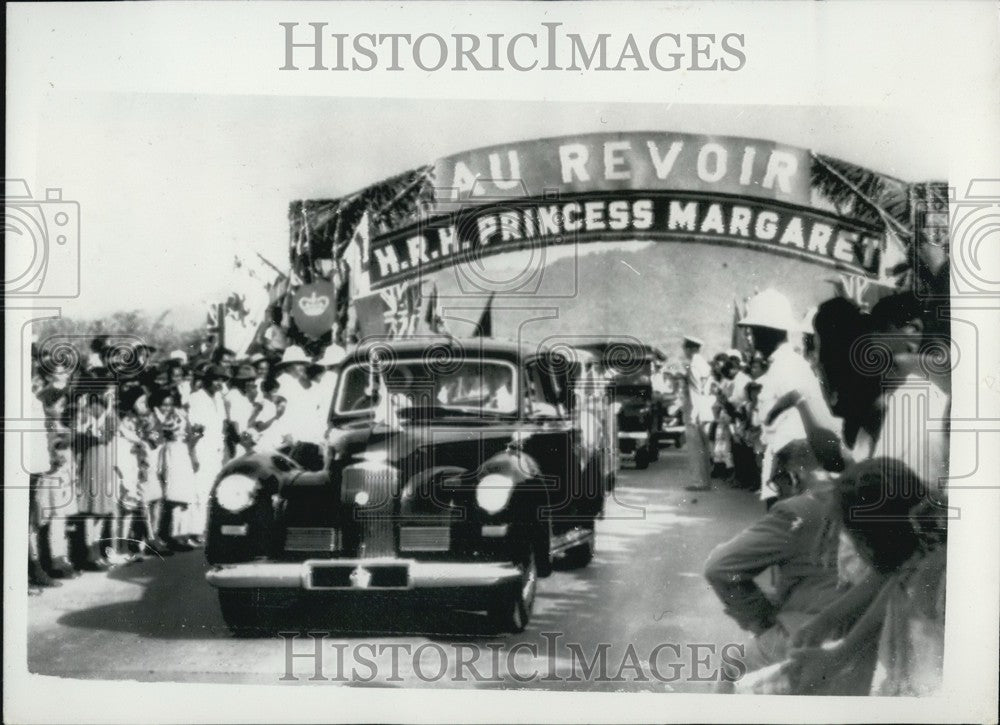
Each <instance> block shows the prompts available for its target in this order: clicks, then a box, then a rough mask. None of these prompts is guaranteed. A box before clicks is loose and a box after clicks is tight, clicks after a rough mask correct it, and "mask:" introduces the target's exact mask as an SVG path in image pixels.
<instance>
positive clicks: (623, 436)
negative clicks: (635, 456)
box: [618, 430, 649, 441]
mask: <svg viewBox="0 0 1000 725" xmlns="http://www.w3.org/2000/svg"><path fill="white" fill-rule="evenodd" d="M618 440H620V441H621V440H632V441H648V440H649V431H645V430H639V431H618Z"/></svg>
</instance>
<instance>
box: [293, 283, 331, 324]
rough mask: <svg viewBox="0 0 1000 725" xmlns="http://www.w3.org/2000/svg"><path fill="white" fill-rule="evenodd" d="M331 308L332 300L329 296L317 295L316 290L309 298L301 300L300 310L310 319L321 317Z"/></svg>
mask: <svg viewBox="0 0 1000 725" xmlns="http://www.w3.org/2000/svg"><path fill="white" fill-rule="evenodd" d="M329 306H330V298H329V297H328V296H327V295H318V294H316V291H315V290H313V293H312V294H311V295H309V296H308V297H303V298H301V299H300V300H299V309H301V310H302V311H303V312H304V313H306V315H308V316H309V317H319V316H320V315H322V314H323V313H324V312H326V308H327V307H329Z"/></svg>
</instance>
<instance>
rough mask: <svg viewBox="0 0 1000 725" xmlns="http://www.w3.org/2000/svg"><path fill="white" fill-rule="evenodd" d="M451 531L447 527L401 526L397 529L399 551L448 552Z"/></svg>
mask: <svg viewBox="0 0 1000 725" xmlns="http://www.w3.org/2000/svg"><path fill="white" fill-rule="evenodd" d="M450 545H451V529H450V528H449V527H447V526H403V527H401V528H400V529H399V550H400V551H448V548H449V547H450Z"/></svg>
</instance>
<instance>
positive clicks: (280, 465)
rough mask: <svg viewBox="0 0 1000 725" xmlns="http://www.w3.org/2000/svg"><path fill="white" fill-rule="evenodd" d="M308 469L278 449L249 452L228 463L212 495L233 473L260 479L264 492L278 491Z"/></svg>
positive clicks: (217, 478)
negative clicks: (220, 483) (221, 482)
mask: <svg viewBox="0 0 1000 725" xmlns="http://www.w3.org/2000/svg"><path fill="white" fill-rule="evenodd" d="M304 473H306V471H305V470H304V469H303V468H302V467H301V466H300V465H299V464H298V463H296V462H295V461H294V460H292V459H291V458H289V457H288V456H286V455H284V454H282V453H278V452H277V451H267V452H260V453H256V452H255V453H248V454H246V455H244V456H240V457H239V458H234V459H233V460H231V461H229V462H228V463H226V464H225V465H224V466H223V467H222V470H220V471H219V475H218V476H216V477H215V483H214V484H213V485H212V495H213V496H214V495H215V489H216V487H218V485H219V482H220V481H221V480H222V479H224V478H226V477H227V476H231V475H233V474H240V475H243V476H249V477H250V478H255V479H257V480H258V481H260V483H261V486H262V487H263V489H264V492H265V493H267V494H274V493H277V492H278V491H279V490H281V488H283V487H284V486H286V485H288V484H289V483H290V482H291V481H293V480H294V479H295V478H297V477H298V476H300V475H302V474H304Z"/></svg>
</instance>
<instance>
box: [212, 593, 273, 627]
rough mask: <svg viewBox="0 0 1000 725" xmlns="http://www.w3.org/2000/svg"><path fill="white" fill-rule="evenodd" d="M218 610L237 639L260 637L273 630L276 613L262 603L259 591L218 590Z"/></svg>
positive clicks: (262, 599)
mask: <svg viewBox="0 0 1000 725" xmlns="http://www.w3.org/2000/svg"><path fill="white" fill-rule="evenodd" d="M219 609H221V610H222V619H223V620H225V622H226V626H227V627H229V630H230V631H231V632H232V633H233V634H234V635H235V636H237V637H262V636H265V635H267V634H269V633H270V632H271V631H272V630H273V629H274V628H275V619H276V613H277V611H276V609H275V608H274V607H273V606H269V605H268V604H267V603H266V602H265V601H264V597H263V596H262V594H261V591H260V590H259V589H220V590H219Z"/></svg>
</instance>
